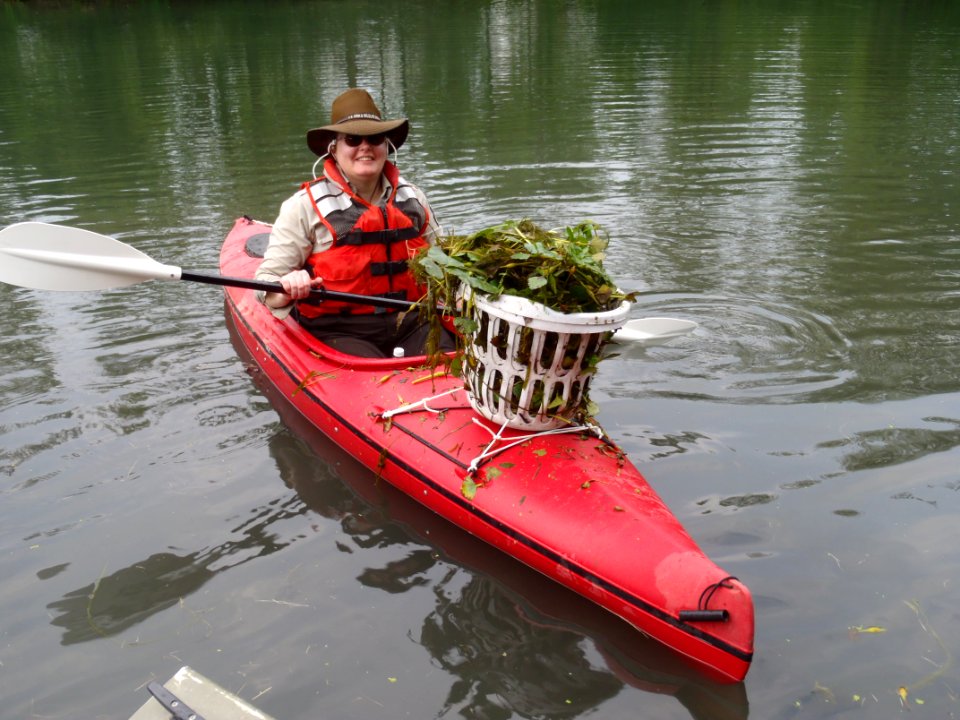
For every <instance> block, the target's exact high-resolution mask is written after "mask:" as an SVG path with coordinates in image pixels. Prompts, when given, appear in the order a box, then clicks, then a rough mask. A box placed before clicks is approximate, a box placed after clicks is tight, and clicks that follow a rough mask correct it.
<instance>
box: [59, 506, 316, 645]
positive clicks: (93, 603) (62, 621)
mask: <svg viewBox="0 0 960 720" xmlns="http://www.w3.org/2000/svg"><path fill="white" fill-rule="evenodd" d="M306 512H307V508H306V506H305V505H304V504H303V502H302V501H301V500H300V498H299V497H297V496H296V495H293V496H289V497H286V498H279V499H276V500H273V501H272V502H270V503H268V504H267V505H265V506H263V507H260V508H255V509H254V510H253V511H252V512H251V517H250V518H249V519H247V520H246V521H245V522H243V523H241V524H240V525H239V526H237V527H236V528H233V529H232V530H231V532H232V533H234V534H239V536H240V537H239V538H238V539H236V540H229V541H227V542H224V543H222V544H220V545H217V546H216V547H213V548H207V549H205V550H200V551H197V552H192V553H188V554H186V555H178V554H176V553H173V552H161V553H155V554H153V555H151V556H150V557H148V558H147V559H146V560H142V561H140V562H138V563H136V564H134V565H130V566H129V567H125V568H121V569H120V570H117V571H116V572H114V573H112V574H110V575H106V576H104V577H101V578H99V579H98V580H97V581H96V582H94V583H91V584H90V585H87V586H85V587H82V588H77V589H76V590H72V591H70V592H68V593H67V594H66V595H64V596H63V597H62V598H61V599H59V600H56V601H54V602H52V603H50V604H49V605H48V606H47V607H48V608H50V609H51V610H54V611H57V612H58V614H57V615H56V616H55V617H54V618H53V620H51V624H53V625H55V626H57V627H62V628H64V633H63V638H62V639H61V641H60V642H61V644H63V645H72V644H74V643H80V642H84V641H86V640H95V639H96V638H98V637H107V636H110V635H116V634H117V633H120V632H123V631H124V630H126V629H127V628H130V627H132V626H134V625H136V624H137V623H139V622H142V621H144V620H146V619H147V618H149V617H150V616H152V615H154V614H155V613H158V612H160V611H162V610H165V609H167V608H168V607H171V606H173V605H176V604H177V603H178V602H179V601H180V599H181V598H183V597H186V596H187V595H189V594H191V593H192V592H194V591H196V590H198V589H199V588H200V587H201V586H203V584H204V583H206V582H207V581H208V580H210V579H211V578H212V577H214V576H215V575H216V574H217V573H220V572H223V571H224V570H227V569H229V568H231V567H236V566H238V565H242V564H244V563H246V562H249V561H250V560H253V559H254V558H257V557H262V556H264V555H271V554H273V553H275V552H277V551H278V550H282V549H283V548H285V547H286V546H287V545H289V544H290V543H291V542H293V540H280V539H279V538H278V536H277V535H276V534H274V533H272V532H270V530H269V528H270V526H271V525H273V524H274V523H277V522H281V521H283V520H287V519H289V518H293V517H297V516H300V515H304V514H305V513H306ZM228 558H234V560H233V562H226V560H227V559H228ZM221 561H224V562H221Z"/></svg>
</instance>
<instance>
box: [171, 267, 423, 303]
mask: <svg viewBox="0 0 960 720" xmlns="http://www.w3.org/2000/svg"><path fill="white" fill-rule="evenodd" d="M180 279H181V280H187V281H189V282H199V283H206V284H208V285H226V286H228V287H238V288H246V289H247V290H263V291H265V292H283V286H282V285H281V284H280V283H274V282H263V281H261V280H248V279H247V278H236V277H225V276H223V275H210V274H206V273H193V272H186V271H183V270H181V271H180ZM310 294H311V295H314V296H316V297H318V298H320V299H321V300H339V301H340V302H345V303H353V304H355V305H373V306H375V307H383V308H390V309H392V310H409V309H410V308H411V307H413V305H414V304H415V303H411V302H409V301H407V300H394V299H391V298H385V297H377V296H375V295H357V294H356V293H343V292H335V291H333V290H324V289H323V288H313V289H312V290H311V291H310Z"/></svg>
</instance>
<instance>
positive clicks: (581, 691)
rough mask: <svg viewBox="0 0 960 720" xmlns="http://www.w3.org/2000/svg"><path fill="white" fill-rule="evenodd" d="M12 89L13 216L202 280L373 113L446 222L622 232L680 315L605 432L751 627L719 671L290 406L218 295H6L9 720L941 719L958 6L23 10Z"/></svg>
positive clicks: (616, 270) (954, 344) (2, 547)
mask: <svg viewBox="0 0 960 720" xmlns="http://www.w3.org/2000/svg"><path fill="white" fill-rule="evenodd" d="M0 63H2V67H4V74H3V78H2V80H0V226H6V225H9V224H12V223H14V222H19V221H23V220H39V221H46V222H57V223H64V224H68V225H74V226H79V227H86V228H90V229H92V230H94V231H97V232H101V233H104V234H108V235H112V236H114V237H117V238H119V239H121V240H122V241H124V242H127V243H130V244H132V245H134V246H136V247H138V248H139V249H141V250H143V251H144V252H146V253H148V254H149V255H150V256H151V257H154V258H156V259H158V260H160V261H162V262H166V263H170V264H175V265H179V266H182V267H184V268H185V269H190V270H199V271H209V270H215V269H216V265H217V256H218V251H219V245H220V242H221V241H222V238H223V236H224V235H225V233H226V231H227V230H228V229H229V227H230V225H231V224H232V221H233V219H234V218H235V217H237V216H239V215H242V214H249V215H251V216H254V217H257V218H261V219H266V220H271V219H273V217H274V216H275V214H276V212H277V209H278V207H279V204H280V202H281V201H282V200H283V199H284V198H285V197H287V196H288V195H289V194H290V193H292V192H293V190H294V189H295V188H296V186H297V185H298V183H300V182H301V181H303V180H304V179H307V178H309V177H310V167H311V164H312V162H313V160H314V158H313V157H312V156H311V155H310V153H309V151H308V150H307V148H306V145H305V142H304V138H303V135H304V132H305V131H306V129H308V128H309V127H314V126H316V125H320V124H324V123H325V122H326V120H327V117H328V113H329V105H330V102H331V100H332V99H333V98H334V97H335V96H336V95H337V94H339V92H341V91H342V90H343V89H344V88H346V87H348V86H352V85H359V86H363V87H366V88H368V89H369V90H370V91H371V92H372V93H373V94H374V95H375V96H376V97H377V98H378V99H379V100H380V101H381V106H382V107H383V109H384V110H385V112H386V113H387V114H388V115H389V116H391V117H392V116H398V115H405V116H409V117H410V118H411V123H412V131H411V135H410V139H409V141H408V142H407V144H406V145H405V146H404V147H403V148H402V150H401V153H400V156H399V164H400V167H401V171H402V172H403V173H404V174H405V175H407V176H408V177H409V178H410V179H411V180H413V181H414V182H416V183H418V184H419V185H421V186H422V187H423V188H424V189H425V190H426V191H427V192H428V195H429V197H430V198H431V201H432V203H433V205H434V209H435V210H436V212H437V214H438V215H439V216H440V219H441V221H442V222H443V223H444V225H445V227H447V229H448V230H450V231H453V232H464V231H471V230H475V229H479V228H481V227H484V226H486V225H490V224H494V223H496V222H500V221H502V220H505V219H508V218H519V217H532V218H534V219H535V220H537V221H538V222H541V223H542V224H544V225H546V226H559V225H564V224H569V223H573V222H578V221H580V220H582V219H592V220H596V221H599V222H601V223H603V224H604V225H605V227H606V228H607V230H608V232H609V235H610V242H611V244H610V252H609V257H608V267H609V268H610V270H611V272H612V273H613V274H614V276H615V277H616V279H617V280H618V282H619V283H620V284H621V285H622V286H623V287H626V288H630V289H635V290H638V291H639V292H640V300H639V302H638V304H637V306H636V307H635V308H634V310H633V315H634V316H637V317H641V316H645V315H669V316H675V317H684V318H688V319H692V320H695V321H697V322H698V323H699V328H698V329H697V330H696V332H695V333H693V334H692V335H690V336H687V337H685V338H683V339H681V340H678V341H675V342H674V343H672V344H670V345H667V346H663V347H660V348H655V349H649V350H639V349H636V348H629V347H627V348H623V349H622V352H621V355H620V357H618V358H616V359H611V360H609V361H606V362H605V363H604V364H603V365H602V366H601V371H600V374H599V376H598V378H597V381H596V383H595V385H594V399H595V400H597V401H598V402H599V404H600V407H601V414H600V420H601V422H602V423H603V424H604V426H605V427H606V428H607V429H608V431H609V432H610V433H611V435H613V436H614V437H615V438H616V439H617V440H618V441H619V442H620V443H621V444H622V445H623V447H624V448H625V449H626V450H627V452H628V453H629V455H630V458H631V459H632V460H633V462H634V463H636V464H637V465H638V467H640V469H641V470H642V472H644V474H645V475H646V476H647V477H648V479H649V480H650V481H651V483H652V484H653V486H654V487H655V488H656V490H657V491H658V492H659V493H660V494H661V495H662V496H663V497H664V499H665V500H666V501H667V502H668V504H669V505H670V507H671V508H672V509H673V511H674V512H675V513H676V514H677V515H678V517H679V518H680V519H681V521H682V522H683V523H684V524H685V525H686V527H687V528H688V529H689V531H690V533H691V534H692V535H693V537H694V538H695V539H696V540H697V541H698V543H699V544H700V545H701V546H702V547H703V549H704V550H705V551H706V552H707V554H709V555H710V556H711V557H712V558H714V559H715V560H716V561H717V562H718V563H719V564H721V565H722V566H723V567H724V568H726V569H728V570H729V571H730V572H731V573H732V574H734V575H737V576H738V577H740V578H741V579H742V580H743V581H744V582H745V583H746V584H747V585H748V586H749V587H750V588H751V589H752V591H753V592H754V595H755V599H756V605H757V645H756V656H755V661H754V666H753V668H752V670H751V672H750V674H749V675H748V677H747V680H746V682H745V683H744V684H742V685H737V686H732V687H723V686H717V685H714V684H712V683H710V682H708V681H706V680H705V679H702V678H699V677H698V676H696V675H695V674H693V673H691V672H690V671H689V670H687V669H686V668H685V667H684V666H683V665H682V663H680V662H679V661H678V659H677V658H675V657H674V656H673V655H671V654H670V653H669V652H666V651H664V650H662V649H661V648H659V647H657V646H656V645H654V644H652V643H649V642H648V641H644V640H643V639H642V638H640V637H638V636H637V635H636V634H635V633H631V632H628V631H627V629H625V628H624V627H623V626H622V625H620V624H619V623H618V622H617V621H615V620H614V619H613V618H611V617H609V616H607V615H606V614H605V613H602V612H599V611H597V610H596V609H594V608H592V607H590V606H589V605H588V604H587V603H584V602H583V601H581V600H579V599H578V598H576V597H574V596H572V595H570V594H569V593H566V592H565V591H562V590H560V589H559V588H556V587H555V586H553V585H552V584H550V583H547V582H545V581H544V580H542V579H541V578H539V577H538V576H536V575H534V574H533V573H531V572H529V571H527V570H525V569H524V568H522V567H520V566H518V565H517V564H515V563H514V562H513V561H511V560H509V559H508V558H505V557H503V556H501V555H499V554H497V553H493V552H491V551H489V550H487V549H486V548H485V547H484V546H482V545H480V544H478V543H476V542H474V541H472V540H471V539H470V538H469V537H467V536H465V535H464V534H463V533H461V532H459V531H458V530H456V529H455V528H452V527H450V526H448V525H446V524H445V523H443V522H441V521H439V520H438V519H437V518H436V517H434V516H432V515H430V514H429V513H427V512H424V511H423V510H421V509H420V508H419V507H418V506H417V505H415V504H414V503H412V502H410V501H409V500H407V499H406V498H404V497H402V496H399V495H397V494H396V493H394V492H392V491H391V490H390V489H389V488H387V487H383V486H382V485H381V484H378V483H376V482H375V480H374V478H373V477H372V476H371V475H370V474H369V473H367V472H366V471H364V470H363V469H362V468H360V467H359V466H357V465H356V464H355V463H354V462H353V461H351V460H349V459H348V458H346V457H344V456H343V454H342V453H340V452H339V451H338V450H337V449H336V448H335V447H331V446H330V445H329V444H327V443H324V442H323V441H322V439H320V438H318V437H316V436H315V435H314V434H311V433H310V432H309V430H308V429H307V428H303V427H301V426H299V425H298V424H297V421H296V418H282V417H280V416H278V414H277V412H276V411H275V410H274V409H273V406H272V405H271V403H270V398H269V397H268V396H267V395H265V394H264V391H263V389H262V388H261V387H259V385H258V382H257V377H256V372H255V370H253V369H252V368H250V367H249V366H248V364H247V363H246V362H245V360H244V359H243V358H242V357H241V356H240V355H238V353H237V352H236V350H235V348H234V347H233V345H232V344H231V342H230V337H229V334H228V330H227V327H226V324H225V322H224V313H223V304H222V294H221V292H220V291H219V290H218V289H216V288H211V287H206V286H199V285H190V284H188V283H171V284H158V283H151V284H147V285H139V286H134V287H130V288H124V289H116V290H111V291H105V292H102V293H68V294H60V293H52V292H38V291H31V290H24V289H20V288H14V287H10V286H0V299H2V301H3V303H4V306H5V308H6V311H5V312H4V313H3V314H2V315H0V333H2V337H3V344H2V345H0V367H2V368H3V370H2V372H0V577H2V578H3V585H2V592H0V615H2V617H3V620H2V621H0V640H2V642H0V698H2V701H3V704H4V707H5V712H4V715H5V716H7V715H9V716H10V717H34V716H37V717H45V718H68V717H80V716H93V717H111V718H112V717H115V718H124V717H128V716H129V715H130V714H131V713H132V712H133V710H134V709H135V708H136V707H137V706H139V704H140V703H141V702H143V701H144V700H145V692H144V690H143V686H144V685H145V683H146V682H148V681H149V680H151V679H166V678H168V677H169V676H171V675H173V673H174V672H175V671H176V670H177V669H178V668H179V667H180V666H181V665H183V664H189V665H191V666H193V667H194V668H196V669H197V670H199V671H200V672H202V673H204V674H206V675H208V676H210V677H212V678H214V679H216V680H217V681H218V682H220V683H221V684H223V685H224V686H226V687H228V688H229V689H231V690H233V691H235V692H237V693H238V694H239V695H240V696H241V697H243V698H245V699H247V700H250V701H252V702H253V703H254V704H255V705H257V706H259V707H261V708H262V709H263V710H264V711H265V712H268V713H270V714H272V715H274V716H276V717H277V718H285V719H288V720H292V719H294V718H316V717H328V718H340V719H344V718H365V719H370V718H379V717H383V718H388V717H389V718H394V717H397V716H401V717H412V718H429V717H433V718H441V717H464V718H513V717H516V718H557V719H559V718H573V717H580V716H584V717H585V716H589V715H593V716H594V717H603V718H621V717H622V718H635V717H650V718H658V719H659V718H668V719H669V718H691V717H693V718H745V717H748V716H752V717H757V718H795V717H797V718H799V717H803V718H826V717H837V716H847V715H849V716H856V715H858V714H864V715H869V716H870V717H873V718H887V717H889V718H893V717H901V716H902V714H903V713H904V712H906V711H908V710H909V711H912V712H913V713H915V714H917V716H925V717H937V718H940V717H950V716H951V714H956V713H957V712H958V711H960V707H958V705H957V699H956V698H957V695H958V692H960V675H958V669H957V666H956V664H955V660H954V651H955V648H957V647H960V637H958V630H957V622H956V606H957V603H958V600H960V594H958V588H957V584H956V583H957V581H956V578H957V577H960V572H958V570H960V567H958V565H960V559H958V555H957V551H956V548H957V547H958V546H960V495H958V491H960V475H958V470H957V468H958V467H960V462H958V461H960V449H958V448H960V290H958V288H960V250H958V248H960V245H958V236H960V221H958V212H960V210H958V198H960V188H958V181H957V173H956V168H957V167H960V157H958V156H960V126H958V124H957V122H956V118H957V117H958V110H960V13H958V10H957V8H956V6H955V4H954V3H949V2H928V3H919V4H918V3H909V2H880V1H879V0H875V1H873V0H854V1H853V2H848V3H844V4H841V5H837V4H832V3H815V2H806V1H803V0H793V1H791V2H785V3H778V4H777V5H776V7H773V6H771V5H770V4H762V3H748V2H730V3H722V4H716V5H711V4H709V3H707V4H705V3H701V2H693V1H692V0H690V1H682V2H672V3H666V2H648V3H634V2H627V1H626V0H624V1H622V2H620V1H615V0H609V1H606V0H605V1H602V2H601V1H588V0H571V1H570V2H561V3H558V2H547V1H546V0H544V1H542V2H541V1H537V2H519V0H491V1H490V2H478V3H441V2H428V1H426V0H422V1H419V2H402V3H401V2H399V1H396V2H378V3H373V2H367V1H366V0H359V1H357V2H352V3H349V4H344V3H326V2H317V3H303V2H282V3H275V2H271V3H266V2H236V3H202V4H197V3H153V2H144V3H138V4H131V5H122V6H118V5H114V4H106V5H103V6H101V5H79V4H78V5H73V4H66V3H64V4H62V5H59V6H58V5H55V4H53V5H49V4H44V5H41V6H36V5H34V4H10V3H7V4H4V5H2V6H0Z"/></svg>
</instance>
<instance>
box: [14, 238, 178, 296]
mask: <svg viewBox="0 0 960 720" xmlns="http://www.w3.org/2000/svg"><path fill="white" fill-rule="evenodd" d="M179 279H180V268H178V267H174V266H172V265H162V264H161V263H158V262H156V261H155V260H153V259H151V258H150V257H149V256H147V255H145V254H143V253H142V252H140V251H139V250H137V249H136V248H132V247H130V246H129V245H125V244H124V243H122V242H120V241H119V240H114V239H113V238H111V237H107V236H106V235H100V234H98V233H95V232H92V231H90V230H84V229H82V228H74V227H67V226H65V225H53V224H50V223H40V222H23V223H17V224H15V225H10V226H9V227H6V228H4V229H3V230H0V282H5V283H8V284H10V285H19V286H20V287H26V288H33V289H36V290H105V289H107V288H114V287H124V286H126V285H135V284H137V283H140V282H145V281H147V280H179Z"/></svg>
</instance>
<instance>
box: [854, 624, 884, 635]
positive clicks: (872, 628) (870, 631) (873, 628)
mask: <svg viewBox="0 0 960 720" xmlns="http://www.w3.org/2000/svg"><path fill="white" fill-rule="evenodd" d="M886 631H887V629H886V628H885V627H880V626H879V625H869V626H867V627H864V626H863V625H857V626H855V627H852V628H850V633H851V634H854V635H877V634H880V633H885V632H886Z"/></svg>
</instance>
